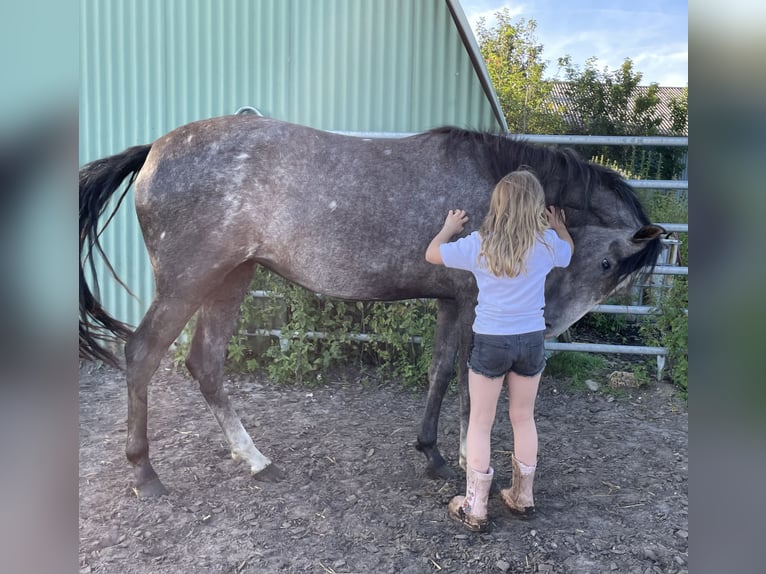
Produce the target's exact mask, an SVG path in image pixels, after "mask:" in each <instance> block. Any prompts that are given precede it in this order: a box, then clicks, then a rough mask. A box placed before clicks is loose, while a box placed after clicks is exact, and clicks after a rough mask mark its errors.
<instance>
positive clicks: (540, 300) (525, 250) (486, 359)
mask: <svg viewBox="0 0 766 574" xmlns="http://www.w3.org/2000/svg"><path fill="white" fill-rule="evenodd" d="M466 221H468V216H467V215H466V213H465V211H463V210H461V209H457V210H450V212H449V213H448V214H447V218H446V220H445V222H444V226H443V227H442V229H441V231H440V232H439V233H438V234H437V235H436V237H434V238H433V239H432V240H431V243H430V244H429V246H428V249H427V250H426V261H428V262H429V263H434V264H438V265H446V266H447V267H453V268H456V269H465V270H467V271H470V272H471V273H473V275H474V277H475V278H476V285H477V287H478V289H479V296H478V303H477V305H476V319H475V321H474V323H473V333H474V334H473V346H472V349H471V354H470V359H469V362H468V367H469V371H468V389H469V394H470V398H471V410H470V417H469V420H468V433H467V437H466V440H467V444H466V451H467V452H466V454H467V467H466V494H465V496H456V497H454V498H453V499H452V500H451V501H450V503H449V515H450V516H451V517H452V518H454V519H455V520H457V521H459V522H461V523H462V524H464V525H465V526H466V527H467V528H468V529H469V530H472V531H479V532H483V531H485V530H486V529H487V526H488V523H489V521H488V519H487V498H488V497H489V490H490V485H491V483H492V475H493V469H492V467H491V466H490V433H491V431H492V425H493V423H494V421H495V409H496V407H497V400H498V397H499V396H500V390H501V388H502V385H503V381H506V382H507V384H508V399H509V408H508V415H509V417H510V419H511V427H512V429H513V442H514V451H515V452H514V454H513V456H512V459H511V460H512V465H513V476H512V481H511V487H510V488H506V489H502V490H501V491H500V496H501V498H502V500H503V502H504V503H505V504H506V505H507V506H508V507H509V508H510V509H511V511H512V512H514V513H517V514H521V515H522V516H524V517H529V516H531V515H532V514H533V513H534V500H533V497H532V482H533V480H534V474H535V466H536V464H537V429H536V427H535V420H534V407H535V398H536V397H537V387H538V384H539V382H540V376H541V374H542V371H543V368H544V367H545V355H544V349H543V343H544V340H543V331H544V330H545V320H544V318H543V308H544V307H545V277H546V276H547V275H548V273H549V272H550V271H551V269H553V268H554V267H566V266H567V265H569V261H570V259H571V257H572V253H573V251H574V243H573V241H572V237H571V236H570V235H569V232H568V231H567V228H566V225H565V216H564V212H563V210H561V209H558V208H555V207H548V208H546V207H545V195H544V193H543V188H542V185H541V184H540V182H539V181H538V180H537V178H536V177H535V176H534V174H532V173H531V172H529V171H525V170H519V171H514V172H512V173H510V174H508V175H506V176H505V177H504V178H503V179H502V180H500V182H499V183H498V184H497V185H496V186H495V189H494V190H493V192H492V198H491V200H490V206H489V212H488V213H487V215H486V217H485V218H484V221H483V222H482V224H481V227H480V228H479V230H478V231H474V232H473V233H471V234H470V235H468V236H467V237H463V238H461V239H458V240H457V241H455V242H451V243H450V242H449V241H450V239H451V238H452V237H453V236H454V235H456V234H458V233H460V232H461V231H462V230H463V226H464V225H465V223H466Z"/></svg>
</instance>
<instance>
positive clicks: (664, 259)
mask: <svg viewBox="0 0 766 574" xmlns="http://www.w3.org/2000/svg"><path fill="white" fill-rule="evenodd" d="M334 133H338V134H343V135H350V136H356V137H364V138H383V137H385V138H403V137H409V136H412V135H415V134H411V133H385V132H340V131H336V132H334ZM514 137H519V138H521V139H524V140H526V141H528V142H530V143H540V144H568V145H631V146H672V147H688V145H689V138H687V137H666V136H657V137H655V136H647V137H639V136H577V135H531V134H519V135H516V136H514ZM628 183H629V184H630V185H631V186H633V187H634V188H642V189H656V190H678V191H683V190H686V191H688V189H689V182H688V180H635V179H633V180H628ZM657 225H660V226H662V227H663V228H665V229H666V230H667V231H668V232H672V233H674V234H676V235H677V234H678V233H684V234H688V232H689V225H688V224H686V223H678V222H668V223H657ZM662 242H663V244H664V249H663V251H662V253H661V255H660V259H659V262H658V264H657V266H656V267H655V268H654V271H653V273H652V275H651V276H650V278H649V280H650V283H648V284H643V285H641V286H640V287H643V288H646V287H649V288H662V286H663V285H664V284H665V280H664V277H665V276H672V275H688V273H689V269H688V267H685V266H682V265H679V264H678V247H679V244H680V241H679V240H678V239H675V238H664V239H662ZM641 291H643V289H641ZM251 294H252V295H253V296H254V297H270V296H271V294H270V293H268V292H266V291H253V292H252V293H251ZM590 312H591V313H611V314H625V315H650V314H656V313H659V311H658V310H657V309H656V308H655V307H651V306H647V305H641V304H640V300H639V302H638V304H630V305H597V306H596V307H594V308H593V309H591V311H590ZM687 312H688V310H687ZM247 335H253V336H255V335H259V336H272V337H278V338H279V340H280V344H281V346H282V347H283V348H284V347H286V346H287V345H289V341H290V338H291V337H292V336H293V334H290V333H284V332H282V331H281V330H280V329H256V330H255V331H253V332H248V333H247ZM296 335H297V334H296ZM303 335H304V336H306V337H309V338H318V339H321V338H324V336H325V334H324V333H322V332H311V333H304V334H303ZM348 338H349V340H355V341H368V340H371V336H370V335H367V334H358V333H350V334H349V335H348ZM412 342H414V343H419V342H420V341H419V338H418V337H413V338H412ZM545 349H546V350H547V351H549V352H553V351H575V352H581V353H616V354H632V355H654V356H656V358H657V378H658V379H660V378H661V377H662V371H663V369H664V367H665V357H666V355H667V354H668V350H667V349H666V348H665V347H652V346H643V345H609V344H601V343H577V342H569V343H567V342H559V341H546V342H545Z"/></svg>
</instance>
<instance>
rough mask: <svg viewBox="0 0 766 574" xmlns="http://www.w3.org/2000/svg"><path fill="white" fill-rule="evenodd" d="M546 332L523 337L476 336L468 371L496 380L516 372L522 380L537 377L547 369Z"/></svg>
mask: <svg viewBox="0 0 766 574" xmlns="http://www.w3.org/2000/svg"><path fill="white" fill-rule="evenodd" d="M544 345H545V337H544V335H543V331H534V332H532V333H522V334H520V335H482V334H480V333H474V334H473V344H472V345H471V354H470V358H469V360H468V368H469V369H471V370H472V371H474V372H475V373H478V374H480V375H484V376H485V377H489V378H490V379H496V378H498V377H504V376H505V375H506V374H507V373H508V372H509V371H513V372H514V373H516V374H517V375H521V376H522V377H533V376H535V375H537V374H539V373H541V372H542V371H543V369H544V368H545V347H544Z"/></svg>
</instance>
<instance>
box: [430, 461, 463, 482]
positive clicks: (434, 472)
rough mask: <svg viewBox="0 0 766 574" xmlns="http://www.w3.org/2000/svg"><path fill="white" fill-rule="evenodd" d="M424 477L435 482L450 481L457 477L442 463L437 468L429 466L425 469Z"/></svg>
mask: <svg viewBox="0 0 766 574" xmlns="http://www.w3.org/2000/svg"><path fill="white" fill-rule="evenodd" d="M426 476H428V478H434V479H437V480H451V479H453V478H455V477H456V476H457V473H456V472H455V471H454V470H452V469H451V468H450V466H449V465H448V464H447V463H446V462H444V463H442V464H440V465H438V466H434V465H431V464H429V465H428V466H427V467H426Z"/></svg>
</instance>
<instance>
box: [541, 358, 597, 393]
mask: <svg viewBox="0 0 766 574" xmlns="http://www.w3.org/2000/svg"><path fill="white" fill-rule="evenodd" d="M606 369H607V363H606V359H604V357H603V356H601V355H596V354H592V353H570V352H559V353H555V354H554V355H552V356H551V357H550V358H549V359H548V362H547V365H546V367H545V374H546V375H550V376H552V377H559V378H566V379H569V380H570V381H571V386H572V388H575V389H582V390H585V389H587V387H586V386H585V381H587V380H588V379H603V378H604V376H605V375H606Z"/></svg>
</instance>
